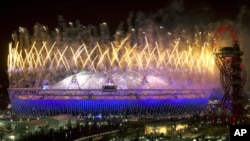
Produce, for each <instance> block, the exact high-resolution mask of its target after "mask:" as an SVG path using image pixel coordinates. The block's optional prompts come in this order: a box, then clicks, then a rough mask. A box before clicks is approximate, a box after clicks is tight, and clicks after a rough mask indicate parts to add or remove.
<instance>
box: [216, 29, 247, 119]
mask: <svg viewBox="0 0 250 141" xmlns="http://www.w3.org/2000/svg"><path fill="white" fill-rule="evenodd" d="M223 31H229V32H230V34H231V37H232V41H233V45H232V46H231V47H220V49H219V47H218V45H217V41H218V38H219V37H220V35H221V33H222V32H223ZM213 47H214V49H213V51H214V56H215V62H216V65H217V66H218V68H219V70H220V78H221V85H222V88H223V90H224V96H223V97H222V99H221V100H220V103H219V107H217V108H219V109H220V113H219V118H220V119H221V120H222V121H223V122H228V123H231V124H235V123H236V122H237V121H238V120H239V119H240V117H241V116H242V115H244V114H245V112H246V109H245V105H246V104H247V101H248V98H247V95H246V93H244V89H243V88H244V85H245V82H246V70H245V67H244V64H243V63H242V59H241V56H242V55H243V52H242V51H241V50H240V47H239V41H238V37H237V35H236V32H235V31H234V29H233V28H232V27H231V26H230V25H222V26H220V27H219V28H218V29H217V31H216V32H215V41H214V44H213ZM215 110H218V109H215Z"/></svg>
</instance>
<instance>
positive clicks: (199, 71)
mask: <svg viewBox="0 0 250 141" xmlns="http://www.w3.org/2000/svg"><path fill="white" fill-rule="evenodd" d="M92 28H93V27H91V28H89V27H83V26H80V25H73V24H72V23H69V25H68V26H67V27H65V26H64V27H60V26H59V27H58V28H56V30H55V31H54V32H52V34H49V32H48V28H47V27H45V26H43V25H39V24H37V25H35V27H34V35H33V36H30V35H29V34H28V32H27V30H26V29H25V28H20V29H19V33H15V34H13V39H14V40H13V42H12V43H11V44H10V45H9V55H8V74H9V82H10V87H9V89H8V92H9V97H10V101H11V105H12V109H13V112H14V113H15V114H17V115H20V116H23V115H25V116H45V115H56V114H60V113H71V114H74V115H78V114H89V113H92V114H98V113H101V114H103V115H107V114H126V115H130V114H133V115H137V114H139V115H147V114H149V115H152V114H163V115H164V114H166V115H169V114H179V115H180V114H187V113H188V114H192V113H197V112H200V111H202V110H204V109H205V108H206V106H207V104H208V99H209V96H210V92H211V89H213V88H217V87H218V86H219V85H220V83H219V80H218V76H217V74H218V73H217V72H216V71H215V70H216V67H215V63H214V61H213V55H212V50H211V46H210V44H208V42H206V40H207V39H208V40H210V34H209V33H204V34H201V33H199V34H197V35H199V36H195V37H194V38H195V39H194V41H195V42H194V43H192V42H191V41H189V40H187V38H188V37H187V36H189V34H187V33H186V32H184V31H183V33H182V34H181V36H180V37H178V38H176V35H175V34H173V33H170V32H168V31H166V30H165V29H164V28H163V27H155V30H156V32H155V33H156V35H154V36H156V37H153V36H152V35H151V34H150V33H146V32H142V33H140V32H136V30H135V29H131V30H130V31H129V32H128V34H127V35H125V34H124V35H123V34H122V32H118V31H117V33H116V34H115V36H114V39H110V37H109V31H108V26H107V24H106V23H103V24H100V29H101V30H100V36H96V35H94V34H93V32H94V30H95V29H92ZM182 37H183V38H184V37H185V40H184V39H182Z"/></svg>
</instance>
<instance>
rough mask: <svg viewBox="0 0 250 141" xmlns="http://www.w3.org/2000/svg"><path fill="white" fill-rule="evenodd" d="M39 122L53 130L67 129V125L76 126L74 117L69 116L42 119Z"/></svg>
mask: <svg viewBox="0 0 250 141" xmlns="http://www.w3.org/2000/svg"><path fill="white" fill-rule="evenodd" d="M41 121H43V122H45V123H46V124H48V125H49V128H53V129H55V130H58V129H60V127H63V128H67V125H69V124H71V125H76V117H74V116H72V115H70V114H63V115H57V116H51V117H45V118H42V119H41Z"/></svg>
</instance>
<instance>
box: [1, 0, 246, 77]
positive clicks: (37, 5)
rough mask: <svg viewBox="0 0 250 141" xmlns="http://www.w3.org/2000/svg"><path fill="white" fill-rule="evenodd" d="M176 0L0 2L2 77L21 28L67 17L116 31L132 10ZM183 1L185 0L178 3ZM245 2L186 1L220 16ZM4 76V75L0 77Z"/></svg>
mask: <svg viewBox="0 0 250 141" xmlns="http://www.w3.org/2000/svg"><path fill="white" fill-rule="evenodd" d="M172 1H173V0H165V1H164V0H145V1H142V0H141V1H136V0H134V1H132V0H126V1H125V0H124V1H122V0H105V1H101V0H87V1H85V0H68V1H65V0H64V1H63V0H43V1H42V0H38V1H33V2H30V1H27V0H22V1H21V0H1V2H0V20H1V21H0V26H1V30H0V52H1V53H2V54H1V56H0V57H1V58H0V59H1V63H0V65H1V66H0V74H1V73H3V72H6V69H7V66H6V60H7V53H8V52H7V51H8V43H9V42H10V41H11V34H12V33H13V31H14V30H18V27H19V26H22V27H26V28H28V30H29V31H30V30H31V31H30V32H31V33H32V28H33V26H34V25H35V23H37V22H38V23H41V24H43V25H46V26H48V27H49V29H50V30H52V29H54V28H55V27H56V25H57V19H58V15H63V16H64V19H65V20H66V21H72V22H75V21H76V20H80V22H81V24H82V25H89V24H92V25H98V24H99V23H102V22H107V23H108V25H109V27H110V28H111V31H112V30H115V29H116V28H117V27H118V25H119V23H120V22H121V21H126V19H127V18H128V15H129V11H133V12H137V11H142V12H146V13H151V12H155V11H157V10H159V9H160V8H164V7H166V6H168V5H170V4H171V3H172ZM177 1H181V0H177ZM242 3H244V4H245V3H248V0H242V1H240V0H231V1H228V0H208V1H201V0H200V1H199V0H197V1H196V0H183V5H184V6H185V9H186V10H189V11H192V10H197V9H199V8H201V7H209V8H210V9H211V10H212V11H215V13H216V14H218V15H220V16H224V15H225V16H228V15H229V16H230V15H233V16H235V15H236V14H237V13H238V12H239V7H240V5H241V4H242ZM0 77H1V75H0Z"/></svg>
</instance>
